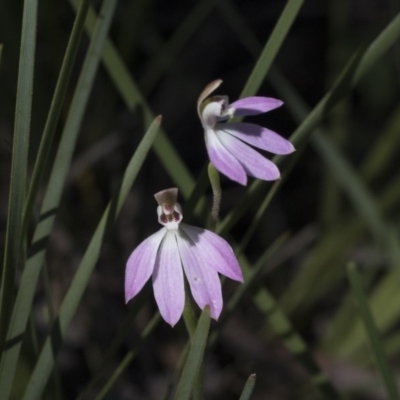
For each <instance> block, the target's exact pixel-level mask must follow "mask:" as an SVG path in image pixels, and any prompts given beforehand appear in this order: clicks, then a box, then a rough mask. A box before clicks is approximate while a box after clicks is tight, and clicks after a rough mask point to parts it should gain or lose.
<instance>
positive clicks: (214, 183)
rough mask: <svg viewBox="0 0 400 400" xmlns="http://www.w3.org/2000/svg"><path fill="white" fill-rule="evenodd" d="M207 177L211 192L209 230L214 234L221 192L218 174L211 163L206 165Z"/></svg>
mask: <svg viewBox="0 0 400 400" xmlns="http://www.w3.org/2000/svg"><path fill="white" fill-rule="evenodd" d="M208 177H209V178H210V183H211V188H212V191H213V202H212V207H211V223H210V230H212V231H213V232H214V231H215V229H216V227H217V221H218V215H219V208H220V206H221V198H222V191H221V183H220V179H219V172H218V171H217V170H216V169H215V167H214V165H212V164H211V163H209V164H208Z"/></svg>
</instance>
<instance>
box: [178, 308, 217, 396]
mask: <svg viewBox="0 0 400 400" xmlns="http://www.w3.org/2000/svg"><path fill="white" fill-rule="evenodd" d="M210 322H211V317H210V308H209V307H208V306H206V307H205V308H204V310H203V311H202V313H201V315H200V318H199V323H198V324H197V328H196V332H195V334H194V336H193V340H192V345H191V348H190V350H189V354H188V357H187V360H186V363H185V366H184V368H183V371H182V376H181V379H180V380H179V384H178V388H177V390H176V393H175V397H174V399H175V400H189V399H190V397H191V394H192V390H193V386H194V383H195V380H196V376H197V374H198V372H199V370H200V366H201V363H202V361H203V357H204V352H205V349H206V344H207V337H208V331H209V329H210Z"/></svg>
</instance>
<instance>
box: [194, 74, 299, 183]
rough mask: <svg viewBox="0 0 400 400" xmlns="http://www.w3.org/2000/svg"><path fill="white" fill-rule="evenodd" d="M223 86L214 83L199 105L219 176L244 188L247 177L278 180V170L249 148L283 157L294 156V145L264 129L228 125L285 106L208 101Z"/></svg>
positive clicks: (265, 101) (266, 100)
mask: <svg viewBox="0 0 400 400" xmlns="http://www.w3.org/2000/svg"><path fill="white" fill-rule="evenodd" d="M221 83H222V81H221V80H216V81H213V82H211V83H210V84H209V85H208V86H207V87H206V88H205V89H204V90H203V92H202V93H201V95H200V97H199V100H198V102H197V111H198V114H199V117H200V119H201V122H202V124H203V128H204V134H205V140H206V147H207V152H208V156H209V157H210V161H211V163H212V164H213V165H214V167H215V168H216V169H217V170H218V171H219V172H221V173H222V174H224V175H226V176H227V177H228V178H230V179H232V180H233V181H235V182H238V183H240V184H242V185H246V184H247V175H249V176H253V177H255V178H259V179H262V180H265V181H273V180H276V179H278V178H279V177H280V173H279V170H278V167H277V166H276V165H275V164H274V163H273V162H272V161H270V160H268V159H267V158H265V157H263V156H262V155H261V154H260V153H258V152H257V151H255V150H254V149H253V148H252V147H250V146H248V145H251V146H254V147H257V148H259V149H262V150H267V151H269V152H270V153H273V154H282V155H283V154H290V153H292V152H293V151H294V150H295V148H294V147H293V145H292V144H291V143H290V142H289V141H288V140H286V139H284V138H283V137H282V136H280V135H278V134H277V133H275V132H273V131H271V130H269V129H267V128H263V127H262V126H259V125H255V124H251V123H246V122H226V121H227V120H228V119H230V118H233V117H244V116H249V115H257V114H262V113H266V112H268V111H271V110H273V109H275V108H277V107H280V106H281V105H282V104H283V102H282V101H280V100H277V99H273V98H270V97H259V96H254V97H245V98H243V99H240V100H237V101H235V102H234V103H232V104H229V101H228V97H227V96H212V97H208V96H209V95H210V94H211V93H212V92H214V91H215V90H216V89H217V88H218V87H219V86H220V85H221Z"/></svg>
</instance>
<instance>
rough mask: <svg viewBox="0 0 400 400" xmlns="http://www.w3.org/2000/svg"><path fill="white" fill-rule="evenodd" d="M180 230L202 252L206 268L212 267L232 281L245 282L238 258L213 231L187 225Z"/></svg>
mask: <svg viewBox="0 0 400 400" xmlns="http://www.w3.org/2000/svg"><path fill="white" fill-rule="evenodd" d="M180 229H181V230H182V231H183V232H184V233H186V235H187V236H188V237H189V238H190V240H191V241H192V242H193V243H194V244H195V245H196V249H198V250H199V251H200V254H201V256H202V259H203V263H204V268H206V267H211V268H212V269H214V270H215V271H217V272H219V273H220V274H222V275H225V276H227V277H228V278H230V279H233V280H235V281H239V282H243V275H242V271H241V269H240V266H239V263H238V261H237V259H236V256H235V254H234V253H233V250H232V248H231V246H229V244H228V243H227V242H226V241H225V240H224V239H222V238H221V237H220V236H218V235H216V234H215V233H213V232H211V231H208V230H206V229H201V228H197V227H195V226H191V225H187V224H181V225H180Z"/></svg>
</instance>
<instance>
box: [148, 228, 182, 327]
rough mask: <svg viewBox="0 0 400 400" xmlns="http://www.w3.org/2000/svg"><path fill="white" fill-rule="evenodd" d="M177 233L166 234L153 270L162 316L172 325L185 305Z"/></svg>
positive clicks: (169, 232) (157, 299) (156, 295)
mask: <svg viewBox="0 0 400 400" xmlns="http://www.w3.org/2000/svg"><path fill="white" fill-rule="evenodd" d="M176 234H177V231H176V230H171V231H167V233H166V234H165V236H164V239H163V241H162V242H161V246H160V250H159V252H158V255H157V259H156V263H155V268H154V272H153V288H154V297H155V298H156V302H157V305H158V308H159V310H160V314H161V316H162V317H163V318H164V320H165V321H167V322H168V323H169V324H170V325H171V326H174V325H175V324H176V323H177V322H178V320H179V318H180V317H181V315H182V312H183V307H184V305H185V288H184V284H183V271H182V264H181V259H180V257H179V250H178V245H177V243H176Z"/></svg>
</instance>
